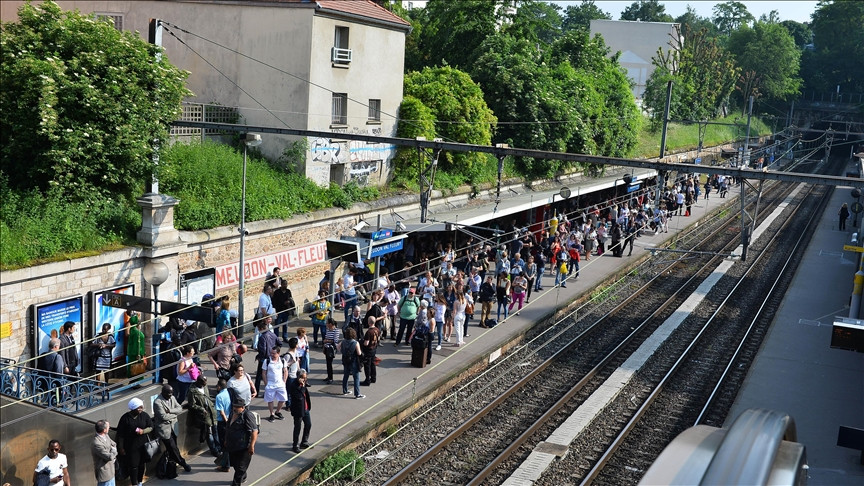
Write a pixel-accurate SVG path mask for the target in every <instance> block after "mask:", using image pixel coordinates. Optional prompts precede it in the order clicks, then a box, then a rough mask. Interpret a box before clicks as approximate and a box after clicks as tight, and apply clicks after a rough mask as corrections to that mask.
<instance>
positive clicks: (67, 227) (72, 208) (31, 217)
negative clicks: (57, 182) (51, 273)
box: [0, 181, 141, 270]
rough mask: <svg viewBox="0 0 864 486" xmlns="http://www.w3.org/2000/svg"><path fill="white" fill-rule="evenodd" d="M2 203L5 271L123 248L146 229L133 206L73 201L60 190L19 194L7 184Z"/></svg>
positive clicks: (0, 254)
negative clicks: (44, 193) (142, 228)
mask: <svg viewBox="0 0 864 486" xmlns="http://www.w3.org/2000/svg"><path fill="white" fill-rule="evenodd" d="M0 199H2V201H3V204H2V205H0V248H2V251H0V269H2V270H12V269H15V268H21V267H24V266H28V265H33V264H36V263H45V262H50V261H58V260H65V259H67V258H69V259H71V258H78V257H81V256H89V255H94V254H99V253H102V252H103V251H106V250H111V249H117V248H121V247H122V246H124V245H125V244H128V243H130V238H129V236H130V235H133V237H134V235H135V233H136V232H137V231H138V228H140V226H141V213H140V212H138V211H136V210H133V209H132V207H131V205H130V202H129V201H105V200H97V201H92V202H74V201H70V200H69V199H68V197H67V196H66V195H65V194H63V193H62V192H61V191H60V190H59V189H55V190H52V191H51V192H50V193H49V194H47V195H43V194H41V193H39V192H37V191H31V192H28V193H25V194H19V193H16V192H13V191H11V190H9V189H8V188H7V187H6V185H5V184H4V183H3V181H0Z"/></svg>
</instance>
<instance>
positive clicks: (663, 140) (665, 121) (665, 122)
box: [654, 81, 672, 208]
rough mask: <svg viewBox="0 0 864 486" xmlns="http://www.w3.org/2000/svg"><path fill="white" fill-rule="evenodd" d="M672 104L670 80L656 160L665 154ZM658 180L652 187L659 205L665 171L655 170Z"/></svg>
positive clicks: (661, 159) (660, 159)
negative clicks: (658, 156)
mask: <svg viewBox="0 0 864 486" xmlns="http://www.w3.org/2000/svg"><path fill="white" fill-rule="evenodd" d="M671 104H672V81H669V82H668V83H667V84H666V107H665V108H664V109H663V132H662V133H661V135H660V158H659V159H658V162H662V161H663V157H665V156H666V130H667V128H668V127H669V107H670V105H671ZM657 175H658V177H659V180H658V181H657V182H658V184H657V187H656V188H655V189H654V205H655V207H657V208H659V207H660V195H661V194H662V191H663V189H665V188H666V171H663V170H660V171H657Z"/></svg>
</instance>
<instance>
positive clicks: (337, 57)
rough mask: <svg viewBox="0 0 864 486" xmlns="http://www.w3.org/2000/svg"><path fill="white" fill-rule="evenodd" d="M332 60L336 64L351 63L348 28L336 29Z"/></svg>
mask: <svg viewBox="0 0 864 486" xmlns="http://www.w3.org/2000/svg"><path fill="white" fill-rule="evenodd" d="M330 60H331V61H333V62H334V63H336V64H350V63H351V49H350V48H349V47H348V27H336V35H335V38H334V39H333V49H332V51H331V53H330Z"/></svg>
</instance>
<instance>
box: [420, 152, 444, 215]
mask: <svg viewBox="0 0 864 486" xmlns="http://www.w3.org/2000/svg"><path fill="white" fill-rule="evenodd" d="M425 155H426V151H425V150H424V149H422V148H419V147H418V148H417V156H418V159H419V162H420V222H421V223H426V216H427V214H428V211H429V203H430V202H431V201H432V186H433V185H434V184H435V173H436V172H437V171H438V157H440V156H441V149H438V151H437V152H436V153H435V158H434V159H432V164H430V165H429V167H425V165H426V164H424V163H423V160H424V156H425Z"/></svg>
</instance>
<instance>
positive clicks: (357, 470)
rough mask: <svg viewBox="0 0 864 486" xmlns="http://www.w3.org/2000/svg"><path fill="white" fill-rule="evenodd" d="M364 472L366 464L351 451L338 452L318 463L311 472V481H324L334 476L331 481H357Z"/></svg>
mask: <svg viewBox="0 0 864 486" xmlns="http://www.w3.org/2000/svg"><path fill="white" fill-rule="evenodd" d="M337 471H338V473H337ZM365 472H366V463H365V462H364V461H363V459H362V458H361V457H360V455H359V454H357V452H355V451H353V450H346V451H339V452H337V453H336V454H333V455H332V456H330V457H328V458H327V459H324V460H323V461H321V462H320V463H318V465H316V466H315V469H313V470H312V479H313V480H315V481H324V480H325V479H327V478H330V476H333V475H334V474H335V476H333V478H332V479H357V478H359V477H361V476H362V475H363V473H365Z"/></svg>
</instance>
